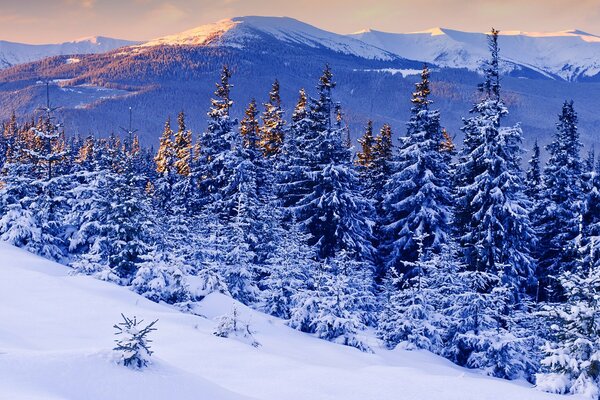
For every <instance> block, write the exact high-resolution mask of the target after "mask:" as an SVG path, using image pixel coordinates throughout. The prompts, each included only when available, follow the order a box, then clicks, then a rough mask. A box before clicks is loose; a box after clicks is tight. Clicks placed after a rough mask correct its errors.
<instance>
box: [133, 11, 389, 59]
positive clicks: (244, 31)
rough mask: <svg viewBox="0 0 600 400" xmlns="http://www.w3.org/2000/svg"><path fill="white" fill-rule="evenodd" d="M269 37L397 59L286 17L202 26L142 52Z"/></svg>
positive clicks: (156, 42)
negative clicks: (165, 46) (163, 47)
mask: <svg viewBox="0 0 600 400" xmlns="http://www.w3.org/2000/svg"><path fill="white" fill-rule="evenodd" d="M265 34H266V35H268V36H270V37H272V38H275V39H277V40H280V41H283V42H288V43H294V44H301V45H306V46H309V47H314V48H319V47H325V48H328V49H330V50H333V51H336V52H340V53H344V54H351V55H355V56H358V57H363V58H368V59H381V60H391V59H394V58H395V56H394V55H392V54H390V53H388V52H386V51H384V50H381V49H378V48H376V47H374V46H371V45H369V44H366V43H364V42H362V41H360V40H357V39H354V38H352V37H349V36H345V35H339V34H336V33H332V32H327V31H324V30H322V29H319V28H316V27H314V26H311V25H309V24H305V23H304V22H301V21H298V20H296V19H293V18H287V17H259V16H248V17H237V18H232V19H224V20H221V21H218V22H216V23H213V24H208V25H203V26H200V27H197V28H194V29H190V30H187V31H185V32H182V33H179V34H176V35H169V36H165V37H162V38H157V39H154V40H151V41H149V42H147V43H144V44H143V45H141V46H139V48H145V47H152V46H160V45H171V46H173V45H194V46H196V45H206V46H229V47H237V48H242V47H244V46H245V45H247V42H248V41H249V40H251V39H252V38H257V37H258V36H259V35H265Z"/></svg>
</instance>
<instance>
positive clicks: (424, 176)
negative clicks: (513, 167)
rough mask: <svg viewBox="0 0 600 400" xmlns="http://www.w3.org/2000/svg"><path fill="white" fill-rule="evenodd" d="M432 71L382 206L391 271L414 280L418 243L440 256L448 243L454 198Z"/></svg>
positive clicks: (422, 85)
mask: <svg viewBox="0 0 600 400" xmlns="http://www.w3.org/2000/svg"><path fill="white" fill-rule="evenodd" d="M429 86H430V82H429V69H428V68H427V66H425V67H424V68H423V71H422V73H421V81H420V82H418V83H417V84H416V91H415V92H414V93H413V96H412V103H413V107H412V109H411V117H410V120H409V122H408V130H407V135H406V136H405V137H404V138H402V141H401V144H400V149H399V152H398V154H397V156H396V158H395V162H394V163H395V166H394V172H393V173H392V174H391V175H390V176H389V177H388V180H387V183H386V186H385V192H386V195H385V198H384V200H383V209H384V210H385V211H384V216H383V220H384V223H383V226H382V231H383V232H382V233H383V243H382V245H383V247H384V251H385V263H386V265H387V268H388V269H395V270H396V271H398V272H399V273H403V274H405V277H406V278H410V277H412V273H411V272H410V267H409V265H410V263H411V262H414V261H416V260H417V259H418V252H419V250H418V243H417V242H416V240H415V238H417V237H422V238H424V243H423V245H424V250H425V251H426V252H429V251H433V252H434V253H435V252H439V250H440V249H441V246H442V245H443V244H444V243H445V242H446V241H447V240H448V234H449V230H450V229H449V220H450V205H451V197H450V196H451V194H450V188H449V184H450V182H449V176H448V175H449V174H448V164H447V162H446V159H445V157H444V154H443V153H442V152H441V148H440V146H441V143H442V141H443V136H442V130H441V127H440V122H439V119H440V115H439V111H437V110H432V109H431V108H430V104H431V102H432V101H431V100H430V99H429V95H430V92H431V91H430V88H429Z"/></svg>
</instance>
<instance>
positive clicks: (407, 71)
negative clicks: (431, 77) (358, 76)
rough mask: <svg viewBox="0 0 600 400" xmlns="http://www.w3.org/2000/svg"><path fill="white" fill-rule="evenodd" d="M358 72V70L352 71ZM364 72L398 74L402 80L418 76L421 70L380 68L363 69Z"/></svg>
mask: <svg viewBox="0 0 600 400" xmlns="http://www.w3.org/2000/svg"><path fill="white" fill-rule="evenodd" d="M354 71H358V70H356V69H355V70H354ZM362 71H365V72H386V73H388V74H392V75H396V74H400V75H402V77H403V78H406V77H407V76H410V75H420V74H421V72H422V70H420V69H410V68H409V69H399V68H381V69H363V70H362Z"/></svg>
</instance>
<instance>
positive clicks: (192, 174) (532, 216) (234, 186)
mask: <svg viewBox="0 0 600 400" xmlns="http://www.w3.org/2000/svg"><path fill="white" fill-rule="evenodd" d="M489 50H490V55H489V61H488V62H487V65H486V68H485V70H484V73H483V75H482V83H481V84H480V85H479V87H478V91H479V97H478V101H477V102H476V103H475V104H473V107H472V109H471V110H470V111H469V112H468V114H467V115H466V116H465V117H464V118H463V121H462V128H461V130H462V133H463V135H464V141H463V143H462V146H460V148H459V146H457V145H456V144H455V143H454V142H453V139H452V136H451V135H450V134H449V133H448V132H446V130H445V129H444V128H443V127H442V126H441V123H440V112H439V111H438V110H437V109H436V108H435V106H434V103H433V100H432V98H431V90H430V70H429V69H428V67H427V66H424V67H423V71H422V73H421V79H420V81H419V82H418V83H417V84H416V88H415V90H414V92H413V93H412V97H411V103H412V108H411V110H410V119H409V121H408V123H407V125H406V127H395V128H394V130H395V131H396V132H393V129H392V127H391V126H390V125H387V124H385V125H383V126H381V127H380V129H376V128H375V127H374V126H373V124H372V123H371V122H369V121H367V122H366V127H365V131H364V134H363V135H362V137H361V138H360V140H359V142H358V146H357V148H356V149H354V144H353V143H351V140H350V134H349V128H348V126H347V125H346V123H345V121H344V113H343V108H342V105H341V104H339V103H338V102H336V101H335V86H336V84H335V81H334V75H333V72H332V70H331V69H330V68H329V66H327V65H326V66H325V67H324V70H323V73H322V75H321V76H320V78H319V80H318V82H317V86H316V89H317V90H316V96H314V97H311V96H308V95H307V93H306V92H305V91H304V90H303V89H301V90H300V91H299V95H298V101H297V103H296V105H295V107H294V108H293V113H292V114H291V118H290V121H285V115H286V114H285V110H284V109H283V107H282V104H281V98H280V87H279V83H278V81H277V80H275V81H274V83H273V85H272V89H271V91H270V92H269V100H268V102H266V103H265V104H263V105H260V104H257V102H256V101H252V102H250V104H248V105H247V107H246V109H245V113H244V118H243V119H241V120H240V121H238V120H236V119H234V118H233V117H232V116H231V115H230V114H231V109H232V107H234V101H233V99H232V98H231V88H232V86H233V83H234V82H235V75H234V74H233V73H232V71H231V70H230V69H229V68H228V67H227V66H223V68H222V72H221V78H220V81H219V82H218V83H217V85H216V91H215V93H214V96H213V100H212V104H211V107H210V110H209V111H208V114H207V127H206V129H205V130H204V131H202V132H199V133H197V134H195V133H194V132H192V131H191V130H190V129H188V127H187V126H186V115H185V113H184V112H183V111H182V112H180V113H179V115H178V116H177V119H176V121H171V120H170V118H169V119H167V120H166V122H165V125H164V130H163V132H162V135H161V137H160V144H159V146H158V148H157V149H154V148H152V147H145V146H141V145H140V143H139V140H138V137H137V134H136V131H135V130H134V129H133V128H132V127H131V126H129V127H128V128H127V129H124V130H123V131H124V132H123V134H120V135H117V134H111V135H110V136H108V137H105V138H99V137H94V136H88V137H80V136H77V135H71V134H70V133H69V132H65V131H64V129H63V127H62V125H61V123H60V121H59V119H58V117H57V109H56V108H55V107H54V105H53V104H51V101H50V98H49V99H48V102H47V104H46V105H45V106H44V107H43V108H42V109H41V112H40V113H38V114H40V115H39V116H38V117H37V118H31V117H29V116H17V115H15V114H14V113H13V116H12V117H11V118H10V120H8V121H6V122H4V123H3V126H2V135H1V137H0V167H1V177H0V239H2V240H3V241H6V242H8V243H11V244H13V245H15V246H18V247H21V248H24V249H26V250H28V251H30V252H32V253H35V254H38V255H41V256H43V257H46V258H48V259H52V260H54V261H58V262H60V263H63V264H65V265H68V266H70V267H71V268H72V270H73V273H75V274H86V275H93V276H95V277H97V278H98V279H102V280H106V281H110V282H114V283H115V284H119V285H123V286H127V287H129V288H131V290H133V291H135V292H137V293H139V294H141V295H143V296H145V297H147V298H148V299H150V300H152V301H155V302H165V303H168V304H172V305H173V306H174V307H177V308H178V309H180V310H182V311H184V312H185V311H190V310H191V304H193V303H194V302H196V301H198V300H200V299H202V298H203V297H204V296H206V295H207V294H209V293H211V292H221V293H224V294H226V295H229V296H231V297H233V298H234V299H236V300H238V301H240V302H242V303H244V304H246V305H248V306H251V307H253V308H256V309H258V310H261V311H264V312H266V313H268V314H271V315H273V316H275V317H279V318H282V319H284V320H286V321H287V324H288V325H289V326H290V327H292V328H294V329H298V330H300V331H303V332H307V333H310V334H313V335H315V336H317V337H319V338H322V339H325V340H329V341H332V342H336V343H339V344H342V345H347V346H352V347H356V348H357V349H359V350H361V351H365V352H370V351H372V350H371V348H370V347H369V344H367V343H366V342H365V341H364V340H363V339H362V337H363V335H362V333H363V332H364V331H367V330H373V331H375V332H376V334H377V336H378V337H379V338H380V339H381V341H382V343H383V344H384V345H385V346H386V347H387V348H389V349H393V348H395V347H396V346H402V347H403V348H406V349H424V350H428V351H431V352H433V353H436V354H439V355H442V356H443V357H446V358H447V359H449V360H451V361H452V362H454V363H456V364H458V365H461V366H465V367H468V368H477V369H481V370H484V371H485V372H486V373H487V374H489V375H492V376H496V377H500V378H505V379H521V378H524V379H527V380H529V381H530V382H535V383H536V385H537V386H538V387H539V388H541V389H543V390H547V391H551V392H556V393H572V394H575V393H584V394H587V395H590V396H596V397H597V396H598V395H599V394H600V337H599V336H600V330H599V329H598V326H597V321H596V318H597V315H598V314H599V313H598V306H599V305H598V298H597V294H596V291H597V289H598V288H599V287H600V269H599V266H600V256H599V254H598V248H599V246H600V243H599V240H598V237H599V236H600V209H599V207H600V202H599V200H600V176H598V172H599V171H600V162H598V163H597V162H596V161H595V156H594V153H593V151H589V152H588V153H587V154H586V155H585V156H583V155H582V153H583V148H582V147H583V146H582V144H581V141H580V138H579V133H578V130H577V113H576V111H575V108H574V104H573V102H572V101H565V102H564V105H563V107H562V109H561V110H557V113H558V114H559V115H558V120H557V123H556V130H555V132H554V133H553V140H552V143H551V144H550V145H549V146H547V147H546V148H545V149H544V150H545V151H546V152H547V157H542V155H541V152H542V150H541V149H540V148H539V146H537V145H536V146H535V147H534V148H533V151H532V152H531V154H529V155H528V159H529V161H528V163H527V164H524V163H523V158H524V156H525V151H524V150H523V146H522V143H521V142H522V136H523V132H522V130H521V128H520V126H519V125H515V126H506V124H505V123H504V121H505V118H506V116H507V114H508V109H507V107H506V105H505V103H504V102H503V99H502V91H501V75H500V68H499V54H498V32H497V31H492V33H491V34H490V35H489ZM377 131H378V132H377ZM542 158H545V159H547V161H546V162H545V163H544V165H542V161H541V159H542ZM24 295H25V296H26V295H27V294H26V293H24Z"/></svg>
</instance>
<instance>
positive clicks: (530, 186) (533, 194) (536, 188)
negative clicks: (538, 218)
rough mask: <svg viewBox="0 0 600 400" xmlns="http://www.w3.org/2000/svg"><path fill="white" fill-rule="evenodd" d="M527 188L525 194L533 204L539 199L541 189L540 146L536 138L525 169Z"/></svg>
mask: <svg viewBox="0 0 600 400" xmlns="http://www.w3.org/2000/svg"><path fill="white" fill-rule="evenodd" d="M526 177H527V188H526V189H525V194H527V196H528V197H529V200H530V201H531V202H532V203H533V204H534V207H535V205H536V203H537V202H538V201H539V200H540V193H541V191H542V185H543V182H542V170H541V168H540V146H539V145H538V142H537V139H536V141H535V144H534V145H533V150H532V153H531V159H530V160H529V169H527V174H526Z"/></svg>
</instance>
